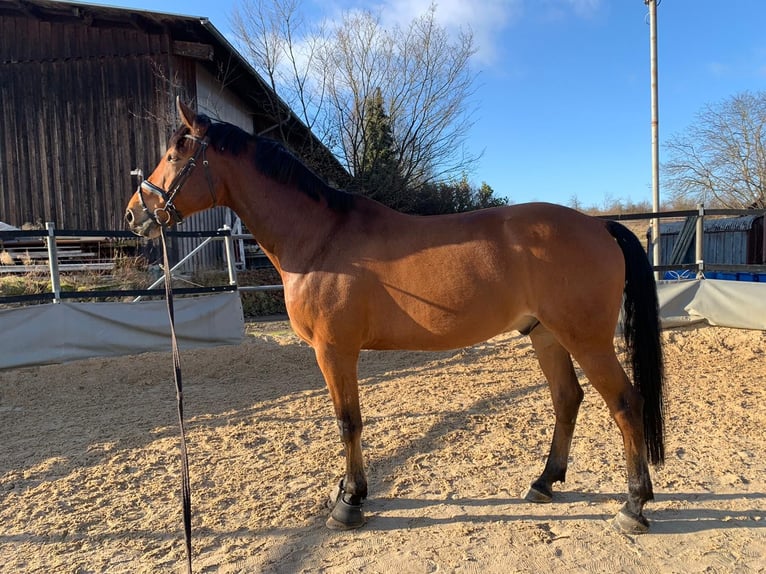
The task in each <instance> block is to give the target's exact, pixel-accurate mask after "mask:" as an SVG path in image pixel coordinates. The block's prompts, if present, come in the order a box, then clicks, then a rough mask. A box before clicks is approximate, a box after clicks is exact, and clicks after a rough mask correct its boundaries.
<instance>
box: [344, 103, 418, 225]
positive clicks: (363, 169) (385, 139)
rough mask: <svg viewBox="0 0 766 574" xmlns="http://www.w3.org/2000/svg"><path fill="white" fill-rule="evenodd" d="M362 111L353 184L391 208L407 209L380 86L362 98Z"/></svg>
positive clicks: (407, 204)
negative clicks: (360, 140) (356, 166)
mask: <svg viewBox="0 0 766 574" xmlns="http://www.w3.org/2000/svg"><path fill="white" fill-rule="evenodd" d="M363 114H364V119H363V126H364V133H363V141H362V149H361V151H360V153H361V161H360V162H359V167H360V169H359V170H358V173H356V174H355V177H354V179H355V182H354V187H355V188H356V189H357V190H358V191H359V192H360V193H363V194H364V195H367V196H369V197H372V198H374V199H377V200H378V201H380V202H381V203H384V204H386V205H388V206H390V207H393V208H394V209H399V210H401V211H408V208H409V207H410V206H411V201H409V198H408V194H407V193H406V189H405V185H404V179H403V178H402V176H401V173H400V169H399V164H398V161H397V151H396V142H395V141H394V136H393V133H392V126H391V120H390V118H389V116H388V114H386V110H385V102H384V100H383V94H382V92H381V90H380V89H376V90H375V92H374V93H373V95H372V96H368V97H367V98H365V102H364V106H363Z"/></svg>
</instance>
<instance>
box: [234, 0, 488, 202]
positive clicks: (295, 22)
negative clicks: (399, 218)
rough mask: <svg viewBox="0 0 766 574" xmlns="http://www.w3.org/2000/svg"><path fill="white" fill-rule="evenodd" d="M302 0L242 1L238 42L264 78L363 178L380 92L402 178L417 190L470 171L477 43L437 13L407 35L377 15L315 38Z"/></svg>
mask: <svg viewBox="0 0 766 574" xmlns="http://www.w3.org/2000/svg"><path fill="white" fill-rule="evenodd" d="M299 1H300V0H241V2H242V4H241V8H240V9H238V10H237V11H236V12H235V15H234V18H233V21H234V29H235V33H236V35H237V37H238V39H239V41H240V43H241V44H242V46H244V51H245V53H247V54H248V56H249V57H250V59H251V61H252V63H253V65H254V66H255V68H256V69H257V70H258V71H259V72H261V73H262V74H264V75H265V76H266V77H268V78H269V80H270V82H271V85H272V88H273V89H274V90H275V92H276V93H277V94H279V95H280V97H281V98H282V99H283V100H284V101H285V102H287V103H288V104H289V105H290V106H291V107H292V108H293V109H294V110H296V111H297V112H298V113H299V114H300V115H301V119H302V120H303V122H304V123H305V124H306V125H307V126H308V127H310V128H311V129H312V130H313V131H314V133H315V134H316V135H317V137H319V138H320V139H321V140H322V141H323V142H324V143H325V145H327V147H328V148H330V150H331V151H333V152H334V153H335V155H336V156H337V157H338V158H339V159H340V161H341V162H342V163H344V165H345V166H346V168H347V169H348V170H349V172H350V173H351V174H352V175H354V174H357V173H359V172H360V171H361V167H362V165H363V157H364V143H365V141H367V140H366V136H365V129H366V123H367V122H366V120H365V117H366V115H367V113H368V110H367V109H366V106H367V105H368V103H369V102H370V101H372V98H371V97H372V96H373V94H375V93H377V92H378V91H379V92H380V94H381V95H382V98H383V101H384V103H385V106H386V109H385V113H386V114H387V116H388V118H389V119H390V122H391V126H392V135H393V139H394V144H395V149H396V156H397V164H398V169H399V173H400V174H401V176H402V177H403V179H404V181H405V183H406V186H407V187H408V188H410V189H417V188H418V187H420V186H422V185H424V184H426V183H429V182H433V181H440V180H446V179H449V178H451V177H454V176H456V175H460V174H462V173H464V172H466V171H467V170H470V168H471V167H472V165H473V164H474V163H475V161H476V159H477V157H476V156H475V155H471V154H470V153H469V152H468V150H467V148H466V139H467V136H468V131H469V129H470V128H471V126H472V123H473V122H472V113H473V109H472V108H471V107H470V106H471V101H470V100H471V96H472V95H473V91H474V82H475V79H476V76H475V74H474V73H472V71H471V68H470V59H471V56H472V55H473V54H474V53H475V49H474V45H473V36H472V34H471V33H470V32H467V31H464V32H462V33H460V34H458V35H457V36H456V37H454V38H453V37H451V36H450V35H449V34H448V32H447V30H446V29H444V28H443V27H441V26H440V25H439V24H438V22H437V20H436V6H435V5H432V6H431V7H430V8H429V9H428V10H427V11H426V12H425V13H424V14H422V15H421V16H420V17H418V18H415V19H414V20H413V21H412V22H411V23H410V24H409V25H408V26H407V27H406V28H404V29H402V28H399V27H396V26H395V27H390V28H386V27H385V26H384V25H383V24H382V22H381V20H380V18H379V17H377V16H375V15H374V14H372V13H371V12H368V11H361V12H360V11H353V12H347V13H345V14H344V15H343V16H342V17H341V18H339V19H337V20H335V21H334V22H332V23H328V24H327V25H326V28H318V29H309V28H308V27H307V26H306V25H305V21H303V20H302V19H301V18H300V17H299V8H300V6H299Z"/></svg>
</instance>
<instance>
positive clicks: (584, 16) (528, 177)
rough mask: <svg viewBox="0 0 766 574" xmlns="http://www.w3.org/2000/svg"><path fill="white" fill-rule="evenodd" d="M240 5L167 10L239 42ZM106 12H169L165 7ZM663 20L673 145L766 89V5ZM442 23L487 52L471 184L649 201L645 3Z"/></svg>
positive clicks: (309, 9) (521, 4) (400, 9)
mask: <svg viewBox="0 0 766 574" xmlns="http://www.w3.org/2000/svg"><path fill="white" fill-rule="evenodd" d="M239 1H240V0H218V1H217V2H214V3H213V2H209V0H208V1H203V0H184V1H183V2H181V1H180V0H165V2H163V3H161V8H160V10H161V11H162V12H169V13H176V14H184V15H192V16H206V17H207V18H209V19H210V21H211V22H212V23H213V25H214V26H215V27H216V28H218V30H219V31H220V32H222V33H223V34H225V35H229V21H230V16H231V13H232V10H233V8H234V7H235V6H236V5H237V3H238V2H239ZM95 3H98V4H102V5H113V6H123V7H132V8H136V9H142V10H157V9H158V8H157V7H158V4H157V2H156V0H115V1H103V0H102V1H100V2H95ZM303 3H304V8H305V10H306V14H307V17H308V18H316V19H322V18H327V17H332V15H333V13H335V11H337V10H342V9H348V8H358V7H363V8H369V9H372V10H374V11H376V10H380V13H381V14H383V15H384V18H386V19H388V20H390V21H392V22H394V21H400V22H401V21H409V20H410V19H411V18H412V17H413V16H414V15H415V14H417V13H419V12H422V11H423V10H425V9H426V8H427V7H428V5H429V4H430V0H379V1H378V2H364V1H361V0H356V1H355V0H329V1H323V2H320V1H316V0H303ZM657 14H658V16H657V23H658V52H659V84H658V85H659V119H660V124H659V126H660V128H659V130H660V143H661V144H662V142H663V141H665V140H666V139H667V138H668V137H669V136H671V135H672V134H675V133H682V132H683V131H684V130H685V129H686V128H687V127H688V126H689V125H690V124H691V123H692V122H694V121H695V115H696V114H697V113H698V112H700V111H701V110H702V108H703V107H704V106H705V105H708V104H713V105H714V104H716V103H718V102H721V101H722V100H724V99H727V98H729V97H731V96H733V95H735V94H737V93H740V92H743V91H752V92H758V91H763V90H766V34H764V33H763V24H764V22H766V2H764V1H762V0H727V1H726V2H721V1H720V0H719V1H715V0H663V1H662V2H660V4H659V7H658V10H657ZM437 18H438V19H439V20H440V22H441V23H442V24H443V25H444V26H445V27H447V28H448V29H456V28H457V27H458V26H465V25H469V26H470V27H471V28H472V30H473V32H474V37H475V40H476V43H477V48H478V53H477V55H476V58H475V61H474V62H473V67H474V69H475V70H476V71H477V72H478V74H479V75H478V79H477V86H478V89H477V92H476V95H475V102H474V103H475V105H476V115H475V119H476V123H475V125H474V127H473V129H472V131H471V134H470V137H469V147H470V150H471V152H473V153H479V152H482V153H483V155H482V157H481V159H480V160H479V162H478V163H477V165H476V166H475V170H474V172H473V173H471V174H469V177H470V179H471V180H472V181H474V182H475V183H477V184H478V183H481V182H482V181H486V182H487V183H488V184H489V185H490V186H492V188H493V189H494V190H495V193H496V195H498V196H504V197H508V198H509V199H510V200H511V201H512V202H514V203H521V202H525V201H536V200H541V201H551V202H554V203H563V204H570V203H571V202H572V200H573V198H575V197H576V198H577V200H578V201H579V202H580V204H581V205H583V206H586V207H588V206H597V207H601V206H603V205H605V204H606V203H609V202H612V201H614V200H624V201H633V202H637V201H643V200H646V201H649V202H651V197H652V191H651V181H652V176H651V112H650V93H651V92H650V64H649V25H648V8H647V6H646V5H645V4H644V1H643V0H481V1H474V2H472V1H470V0H442V1H439V2H437ZM663 158H664V149H663V148H662V147H661V148H660V161H663ZM664 197H665V195H664V193H663V192H662V190H661V198H664Z"/></svg>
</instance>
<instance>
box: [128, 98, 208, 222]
mask: <svg viewBox="0 0 766 574" xmlns="http://www.w3.org/2000/svg"><path fill="white" fill-rule="evenodd" d="M176 104H177V106H178V113H179V115H180V116H181V120H182V122H183V126H182V127H181V128H179V129H178V131H176V133H175V134H174V135H173V137H172V138H171V139H170V143H169V144H168V150H167V152H166V153H165V155H164V157H163V158H162V161H160V163H159V165H157V167H156V168H154V171H153V172H152V174H151V175H150V176H149V177H148V178H147V179H145V180H144V181H142V182H141V184H140V185H139V186H138V189H137V190H136V192H135V193H134V194H133V197H131V198H130V201H129V202H128V207H127V210H126V212H125V220H126V221H127V223H128V226H129V227H130V230H131V231H132V232H133V233H135V234H136V235H143V236H145V237H157V236H158V235H159V234H160V228H162V227H172V226H173V225H175V224H177V223H180V222H181V220H182V219H183V218H184V217H185V216H188V215H191V214H192V213H196V212H198V211H202V210H203V209H207V208H209V207H211V206H214V205H215V190H214V188H213V178H212V176H211V173H210V168H209V166H208V162H207V155H206V154H207V146H208V142H207V140H206V137H205V136H206V133H207V129H208V127H209V126H210V121H209V120H208V119H207V118H206V117H205V116H198V115H197V114H195V113H194V112H193V111H192V110H191V109H189V107H188V106H186V105H185V104H184V103H183V102H182V101H181V100H180V98H177V99H176Z"/></svg>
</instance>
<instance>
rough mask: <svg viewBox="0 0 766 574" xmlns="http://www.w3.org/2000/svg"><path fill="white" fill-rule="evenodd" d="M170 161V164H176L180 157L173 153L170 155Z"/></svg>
mask: <svg viewBox="0 0 766 574" xmlns="http://www.w3.org/2000/svg"><path fill="white" fill-rule="evenodd" d="M168 161H169V162H170V163H175V162H177V161H178V156H175V155H173V154H172V153H169V154H168Z"/></svg>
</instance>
